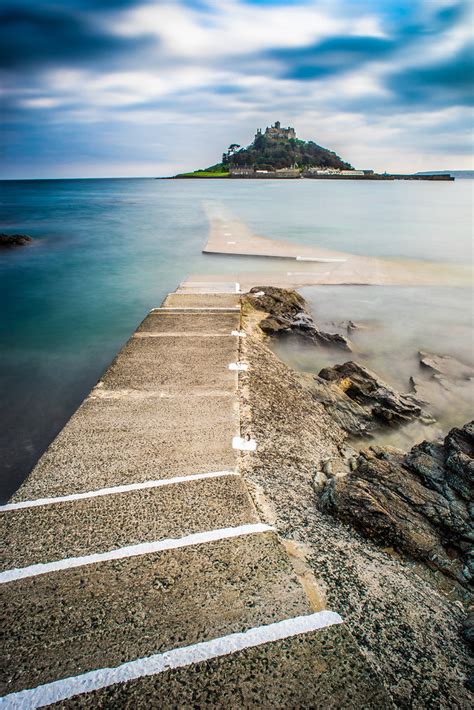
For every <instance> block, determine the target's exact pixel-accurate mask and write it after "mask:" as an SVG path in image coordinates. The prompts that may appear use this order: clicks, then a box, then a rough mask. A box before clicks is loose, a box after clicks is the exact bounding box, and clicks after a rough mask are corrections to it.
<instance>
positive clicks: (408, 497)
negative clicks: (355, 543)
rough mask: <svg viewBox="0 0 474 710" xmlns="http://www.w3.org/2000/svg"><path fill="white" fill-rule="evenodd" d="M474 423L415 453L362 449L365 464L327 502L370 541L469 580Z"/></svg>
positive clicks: (337, 482) (330, 488)
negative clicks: (390, 547)
mask: <svg viewBox="0 0 474 710" xmlns="http://www.w3.org/2000/svg"><path fill="white" fill-rule="evenodd" d="M473 473H474V422H470V423H469V424H466V425H465V426H464V427H463V428H462V429H456V428H455V429H452V430H451V431H450V432H449V434H448V435H447V436H446V438H445V439H444V441H443V442H441V443H434V442H428V441H424V442H422V443H421V444H419V445H417V446H414V447H413V448H412V449H411V451H410V452H409V453H408V454H404V453H403V452H401V451H399V450H397V449H393V448H392V447H384V448H380V447H371V448H368V449H365V450H363V451H361V452H360V455H359V458H358V461H357V467H356V469H355V470H354V471H352V472H350V473H348V474H347V476H345V477H342V478H332V479H330V480H329V481H328V482H327V483H326V485H325V487H324V490H323V493H322V495H321V498H320V505H321V507H322V508H323V509H324V510H326V511H329V512H331V513H332V514H333V515H335V516H336V517H338V518H340V519H341V520H344V521H345V522H348V523H351V524H352V525H353V526H354V527H356V528H357V529H358V530H359V531H361V532H362V533H363V534H364V535H366V536H367V537H368V538H372V539H374V540H376V541H378V542H379V543H382V544H383V545H388V546H392V547H394V548H395V549H397V550H399V551H401V552H403V553H406V554H407V555H409V556H410V557H411V558H413V559H415V560H420V561H422V562H424V563H425V564H427V565H428V566H429V567H431V568H432V569H438V570H441V571H442V572H443V573H444V574H446V575H448V576H450V577H452V578H454V579H456V580H457V581H458V582H460V583H461V584H463V585H468V584H469V582H470V581H471V580H472V577H473V574H474V569H473V566H472V563H473V560H472V550H473V542H474V524H473V518H472V511H470V509H469V507H470V505H472V499H473V498H472V493H473Z"/></svg>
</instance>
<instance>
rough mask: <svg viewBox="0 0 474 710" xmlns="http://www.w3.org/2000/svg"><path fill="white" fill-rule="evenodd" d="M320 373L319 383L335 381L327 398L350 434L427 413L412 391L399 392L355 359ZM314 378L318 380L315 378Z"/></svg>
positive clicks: (399, 422)
mask: <svg viewBox="0 0 474 710" xmlns="http://www.w3.org/2000/svg"><path fill="white" fill-rule="evenodd" d="M318 377H319V383H321V384H322V383H329V384H330V385H332V387H331V394H332V396H329V397H326V400H328V399H329V400H332V404H333V406H332V410H333V411H334V410H335V409H337V410H338V411H339V417H338V420H339V423H341V425H342V426H343V427H344V428H345V429H346V431H348V432H350V433H351V434H359V435H360V434H362V435H367V434H369V433H371V432H373V431H375V430H376V429H379V428H380V426H381V425H382V426H390V427H391V426H394V425H399V424H406V423H408V422H410V421H413V420H415V419H419V418H421V417H425V418H426V416H427V415H426V414H424V413H423V411H422V409H421V403H420V402H418V401H417V400H416V399H415V398H414V397H413V396H412V395H407V394H399V393H398V392H397V391H396V390H394V389H393V388H392V387H390V385H388V384H387V383H386V382H384V381H383V380H381V379H380V378H379V377H378V376H377V375H376V374H375V373H374V372H371V371H370V370H368V369H367V368H365V367H362V366H361V365H358V364H357V363H356V362H353V361H352V360H350V361H348V362H345V363H343V364H342V365H334V367H325V368H323V369H322V370H321V371H320V373H319V376H318ZM315 381H316V383H317V382H318V380H317V379H316V378H315ZM323 388H324V385H323ZM321 389H322V388H321V387H320V391H321ZM323 404H324V402H323ZM329 408H330V409H331V407H329ZM431 421H433V420H431Z"/></svg>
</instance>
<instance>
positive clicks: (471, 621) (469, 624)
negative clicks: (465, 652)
mask: <svg viewBox="0 0 474 710" xmlns="http://www.w3.org/2000/svg"><path fill="white" fill-rule="evenodd" d="M462 626H463V630H462V637H463V639H464V640H465V641H466V643H467V644H468V645H469V646H470V647H471V648H472V649H473V650H474V609H471V610H470V611H469V612H468V614H467V616H466V618H465V619H464V621H463V625H462Z"/></svg>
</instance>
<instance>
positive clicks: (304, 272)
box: [286, 271, 329, 278]
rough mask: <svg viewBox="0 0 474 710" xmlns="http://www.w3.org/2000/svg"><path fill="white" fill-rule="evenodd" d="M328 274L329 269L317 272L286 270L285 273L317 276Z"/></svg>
mask: <svg viewBox="0 0 474 710" xmlns="http://www.w3.org/2000/svg"><path fill="white" fill-rule="evenodd" d="M328 274H329V271H318V272H317V273H316V272H315V271H287V272H286V275H287V276H317V277H318V278H320V277H321V276H327V275H328Z"/></svg>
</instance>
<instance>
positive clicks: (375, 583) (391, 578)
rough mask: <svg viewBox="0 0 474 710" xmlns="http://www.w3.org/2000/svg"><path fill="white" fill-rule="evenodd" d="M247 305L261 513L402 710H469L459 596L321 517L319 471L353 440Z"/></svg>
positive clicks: (247, 393)
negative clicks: (408, 709)
mask: <svg viewBox="0 0 474 710" xmlns="http://www.w3.org/2000/svg"><path fill="white" fill-rule="evenodd" d="M244 298H245V297H244ZM249 300H250V299H247V305H246V306H244V308H243V322H244V328H245V330H246V332H247V338H246V339H245V340H244V341H243V352H244V354H245V358H246V361H247V362H248V363H249V372H248V373H244V374H243V377H242V380H243V388H242V394H241V412H242V417H243V419H244V421H245V422H246V426H247V428H248V429H249V430H250V431H251V432H252V435H255V436H256V437H257V439H258V440H260V441H262V442H263V445H262V446H260V447H259V448H258V449H257V453H256V455H255V456H253V457H250V456H248V457H247V458H246V460H245V468H244V476H245V477H246V479H247V481H248V482H249V485H250V486H251V487H252V486H253V495H254V500H255V503H256V505H257V508H258V509H259V511H260V513H261V515H262V516H263V517H264V518H265V519H267V520H268V521H272V524H273V525H275V526H276V527H277V529H278V531H279V534H280V535H281V536H282V538H283V539H286V540H287V541H288V543H291V544H293V545H296V547H297V549H298V551H299V554H300V555H302V556H303V558H304V560H305V561H306V564H307V565H308V566H309V570H310V573H311V574H313V575H314V576H315V579H316V584H317V585H318V588H319V590H320V593H321V594H322V596H323V598H324V599H325V601H326V603H329V604H332V605H333V606H335V607H336V608H337V609H340V610H341V612H342V614H343V616H344V617H345V618H347V622H348V624H349V627H350V629H351V632H352V633H353V634H354V636H355V638H356V640H357V642H358V643H359V645H360V647H361V649H362V650H363V652H364V653H365V654H366V656H367V657H368V658H370V659H371V662H372V663H373V664H374V666H375V668H376V669H377V670H378V671H379V672H380V673H381V675H382V676H383V677H384V678H385V679H386V687H387V689H388V690H389V691H390V693H391V694H392V698H393V700H394V702H395V704H396V706H397V707H405V706H408V705H409V704H411V703H412V698H413V697H416V698H417V700H416V703H415V704H414V705H413V706H414V707H417V708H422V707H426V705H428V704H430V703H431V702H433V701H435V702H436V703H439V704H440V705H442V706H444V705H446V706H449V705H450V704H451V703H453V702H456V703H458V704H459V707H468V705H469V691H468V690H467V688H466V687H464V686H463V683H462V680H460V675H461V676H463V675H464V677H467V676H468V675H469V668H470V664H469V653H468V649H467V646H466V644H465V642H464V641H463V640H462V638H461V636H460V628H462V623H463V621H464V618H465V612H464V611H463V610H462V608H460V606H458V604H459V601H457V602H456V599H457V600H459V598H460V597H459V596H456V594H454V595H453V596H452V597H451V598H450V597H449V595H448V594H447V593H446V592H447V591H448V590H449V589H450V587H452V583H450V582H448V583H447V585H446V583H445V582H444V581H443V579H438V578H437V577H436V575H433V572H432V571H428V570H427V569H426V568H425V566H424V565H417V564H416V563H414V562H413V561H410V560H409V558H408V557H406V556H404V555H402V554H400V553H397V552H396V551H395V550H394V549H391V548H390V547H387V548H384V546H383V545H380V544H376V543H375V542H373V541H371V540H369V539H368V538H367V537H365V536H363V535H361V533H359V532H357V531H356V530H355V529H354V527H353V526H351V525H349V524H347V523H343V522H341V521H339V520H338V519H337V518H335V517H333V516H332V515H330V514H329V513H327V512H323V511H322V510H320V509H319V507H318V504H317V500H318V496H319V492H318V484H315V471H317V470H318V469H323V468H324V462H325V461H327V460H328V459H331V458H332V459H333V465H336V463H335V462H337V461H340V460H342V458H343V455H342V452H344V450H345V448H346V447H347V445H348V441H349V439H348V435H347V433H345V432H344V431H343V430H342V429H341V428H340V426H339V425H338V424H337V423H336V421H335V420H334V419H333V418H332V417H331V416H329V414H328V413H327V412H326V411H325V409H324V408H323V406H322V405H321V404H320V403H318V402H317V401H315V399H314V397H313V396H312V394H311V392H312V390H311V387H310V386H309V383H308V382H307V381H306V378H305V376H302V375H301V373H298V372H297V371H296V370H293V369H292V368H290V367H289V366H287V365H286V364H285V363H283V361H282V360H280V358H279V357H278V356H277V355H276V354H275V353H274V352H273V351H272V350H270V348H269V343H270V340H271V336H270V337H269V336H265V335H263V333H262V332H261V330H260V327H259V325H260V323H261V321H262V319H263V318H264V317H265V316H266V314H265V313H264V312H262V311H260V310H259V309H258V306H257V310H255V307H256V304H255V299H254V302H253V303H252V304H249ZM347 359H350V354H349V355H347V354H345V353H343V352H341V360H340V361H341V362H343V361H344V360H347ZM369 445H370V442H368V443H367V446H369ZM336 470H337V469H336ZM461 598H462V597H461ZM427 629H430V632H429V633H427ZM400 677H403V683H400ZM441 678H442V682H440V679H441ZM434 699H435V700H434Z"/></svg>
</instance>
